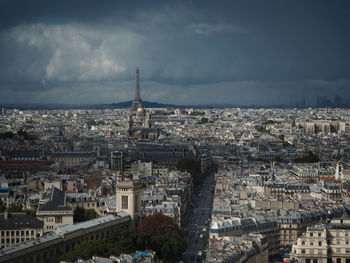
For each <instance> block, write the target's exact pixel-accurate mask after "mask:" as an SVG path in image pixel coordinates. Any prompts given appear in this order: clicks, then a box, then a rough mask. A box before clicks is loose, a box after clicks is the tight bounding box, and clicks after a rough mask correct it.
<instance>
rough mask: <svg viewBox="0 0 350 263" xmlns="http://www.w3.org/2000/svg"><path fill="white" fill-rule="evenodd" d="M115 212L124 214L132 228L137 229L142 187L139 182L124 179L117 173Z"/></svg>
mask: <svg viewBox="0 0 350 263" xmlns="http://www.w3.org/2000/svg"><path fill="white" fill-rule="evenodd" d="M116 190H117V191H116V204H117V205H116V208H117V211H116V212H121V211H123V212H125V213H127V214H129V215H130V216H131V219H132V220H133V227H137V226H138V223H139V222H140V218H141V194H142V185H141V183H140V181H139V180H133V178H132V176H131V177H124V176H122V175H121V173H120V172H119V171H118V173H117V189H116Z"/></svg>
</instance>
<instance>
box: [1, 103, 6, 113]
mask: <svg viewBox="0 0 350 263" xmlns="http://www.w3.org/2000/svg"><path fill="white" fill-rule="evenodd" d="M0 115H5V108H4V106H2V105H1V104H0Z"/></svg>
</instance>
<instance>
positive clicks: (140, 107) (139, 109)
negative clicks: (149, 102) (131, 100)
mask: <svg viewBox="0 0 350 263" xmlns="http://www.w3.org/2000/svg"><path fill="white" fill-rule="evenodd" d="M137 112H143V108H142V105H141V103H140V104H139V107H138V108H137Z"/></svg>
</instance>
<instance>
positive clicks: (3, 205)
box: [0, 200, 6, 213]
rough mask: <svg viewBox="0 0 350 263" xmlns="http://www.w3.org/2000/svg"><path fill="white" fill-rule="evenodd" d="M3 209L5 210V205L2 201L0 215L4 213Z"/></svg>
mask: <svg viewBox="0 0 350 263" xmlns="http://www.w3.org/2000/svg"><path fill="white" fill-rule="evenodd" d="M5 209H6V205H5V204H4V202H3V201H2V200H0V213H3V212H5Z"/></svg>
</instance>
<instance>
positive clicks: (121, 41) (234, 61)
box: [0, 1, 350, 105]
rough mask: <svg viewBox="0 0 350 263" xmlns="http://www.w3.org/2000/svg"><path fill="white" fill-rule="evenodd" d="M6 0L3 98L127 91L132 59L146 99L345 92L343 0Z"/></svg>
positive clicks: (50, 98) (1, 44) (349, 93)
mask: <svg viewBox="0 0 350 263" xmlns="http://www.w3.org/2000/svg"><path fill="white" fill-rule="evenodd" d="M0 5H1V8H0V9H1V11H0V12H1V20H0V57H1V58H2V59H1V62H0V69H1V71H0V92H1V94H2V96H1V100H0V103H62V104H105V103H118V102H123V101H129V100H131V99H132V98H133V93H134V85H135V76H134V72H135V68H136V67H139V68H140V85H141V90H142V94H141V97H142V98H143V99H144V100H147V101H156V102H161V103H171V104H178V105H194V104H233V105H253V104H257V105H273V104H287V105H290V104H291V102H293V103H295V102H299V101H300V102H302V101H303V98H305V99H306V101H307V102H308V103H310V104H312V105H315V103H316V102H317V97H327V98H330V99H331V100H333V98H334V97H335V96H336V95H338V96H340V97H342V98H345V99H349V98H350V90H349V84H350V81H349V80H350V71H349V67H347V61H348V60H349V55H350V54H349V51H348V49H347V46H348V44H350V43H349V42H350V39H349V37H348V34H347V32H348V29H349V26H350V19H349V18H348V17H349V10H350V9H349V7H350V6H349V3H347V2H346V1H339V2H337V3H336V4H332V3H329V2H326V1H317V2H308V3H304V2H301V1H297V2H293V3H280V2H277V1H265V2H264V3H261V2H258V1H250V2H249V3H247V2H244V3H243V2H239V1H232V2H231V1H223V2H221V4H220V5H218V4H217V3H212V2H209V1H201V2H197V1H193V2H185V1H178V2H171V1H162V2H159V1H147V3H145V2H142V1H136V2H133V3H126V2H121V1H120V2H118V1H117V2H113V3H111V2H103V3H99V4H96V3H94V2H92V1H91V2H89V1H88V2H86V1H85V2H84V3H83V4H82V2H76V3H75V4H71V3H69V4H68V2H65V1H63V2H60V3H50V4H47V3H45V2H44V1H34V2H31V3H23V2H21V1H3V2H2V3H1V4H0ZM19 9H21V11H20V12H18V11H19Z"/></svg>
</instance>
